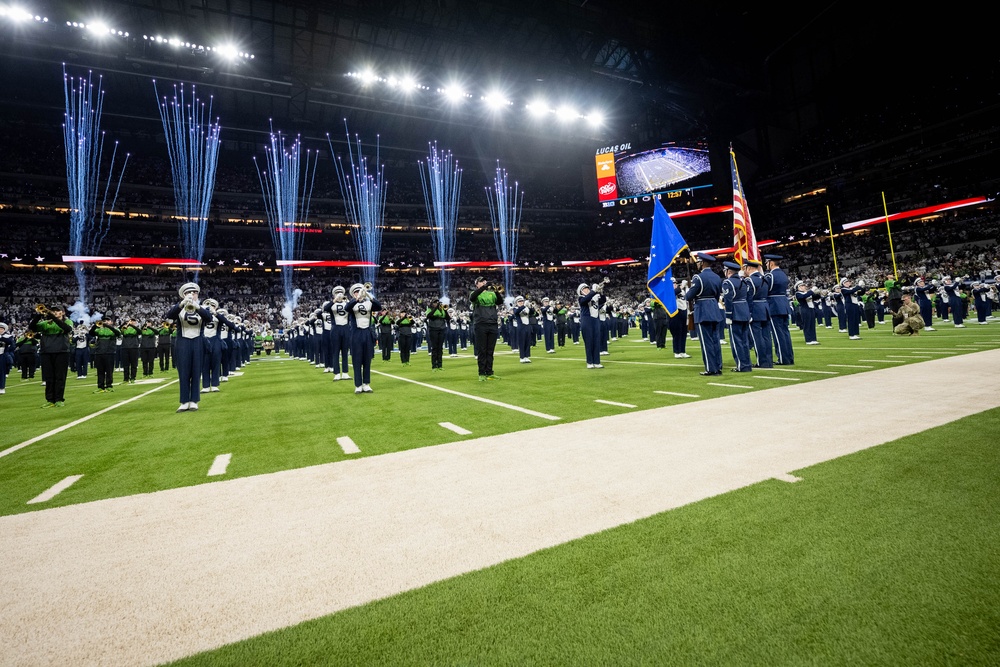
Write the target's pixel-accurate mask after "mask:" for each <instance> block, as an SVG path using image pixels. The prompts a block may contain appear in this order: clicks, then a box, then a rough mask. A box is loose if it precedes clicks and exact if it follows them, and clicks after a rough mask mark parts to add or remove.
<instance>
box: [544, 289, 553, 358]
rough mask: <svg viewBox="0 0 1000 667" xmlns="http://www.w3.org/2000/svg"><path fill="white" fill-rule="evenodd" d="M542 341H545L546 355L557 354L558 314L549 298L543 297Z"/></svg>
mask: <svg viewBox="0 0 1000 667" xmlns="http://www.w3.org/2000/svg"><path fill="white" fill-rule="evenodd" d="M540 312H541V316H542V339H543V340H544V341H545V352H546V354H555V352H556V313H555V309H554V308H553V307H552V304H551V303H550V302H549V297H547V296H546V297H542V308H541V311H540Z"/></svg>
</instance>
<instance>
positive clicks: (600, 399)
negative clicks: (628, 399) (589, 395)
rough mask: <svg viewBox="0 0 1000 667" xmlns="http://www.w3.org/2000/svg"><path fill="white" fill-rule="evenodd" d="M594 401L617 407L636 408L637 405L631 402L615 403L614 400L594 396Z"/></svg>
mask: <svg viewBox="0 0 1000 667" xmlns="http://www.w3.org/2000/svg"><path fill="white" fill-rule="evenodd" d="M594 403H603V404H604V405H614V406H616V407H619V408H637V407H639V406H638V405H632V404H631V403H616V402H615V401H605V400H604V399H603V398H595V399H594Z"/></svg>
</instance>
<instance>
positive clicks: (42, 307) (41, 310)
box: [35, 303, 52, 315]
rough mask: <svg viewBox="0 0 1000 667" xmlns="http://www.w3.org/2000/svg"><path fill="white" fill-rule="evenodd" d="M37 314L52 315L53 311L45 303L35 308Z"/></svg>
mask: <svg viewBox="0 0 1000 667" xmlns="http://www.w3.org/2000/svg"><path fill="white" fill-rule="evenodd" d="M35 312H36V313H38V314H39V315H51V314H52V311H51V310H49V307H48V306H46V305H45V304H44V303H39V304H37V305H36V306H35Z"/></svg>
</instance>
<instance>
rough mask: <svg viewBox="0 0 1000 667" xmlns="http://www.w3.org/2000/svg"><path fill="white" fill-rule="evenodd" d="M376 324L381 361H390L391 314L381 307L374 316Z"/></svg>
mask: <svg viewBox="0 0 1000 667" xmlns="http://www.w3.org/2000/svg"><path fill="white" fill-rule="evenodd" d="M376 323H377V324H378V347H379V350H381V352H382V362H383V363H386V362H389V361H392V325H393V318H392V314H390V313H389V311H388V310H387V309H382V311H381V312H379V314H378V317H377V318H376Z"/></svg>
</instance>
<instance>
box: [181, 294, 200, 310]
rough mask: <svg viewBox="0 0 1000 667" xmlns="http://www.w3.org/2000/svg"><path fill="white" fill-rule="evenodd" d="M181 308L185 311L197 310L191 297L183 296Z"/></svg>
mask: <svg viewBox="0 0 1000 667" xmlns="http://www.w3.org/2000/svg"><path fill="white" fill-rule="evenodd" d="M181 309H182V310H183V311H184V312H185V313H194V312H197V310H198V306H197V304H195V302H194V299H192V298H191V297H184V300H183V301H181Z"/></svg>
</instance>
